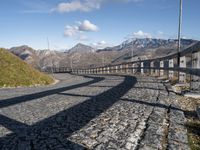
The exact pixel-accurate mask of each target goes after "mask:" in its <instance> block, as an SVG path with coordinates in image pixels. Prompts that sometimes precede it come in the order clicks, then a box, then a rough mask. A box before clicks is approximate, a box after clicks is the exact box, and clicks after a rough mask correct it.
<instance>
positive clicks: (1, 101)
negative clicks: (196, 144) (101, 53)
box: [0, 74, 189, 150]
mask: <svg viewBox="0 0 200 150" xmlns="http://www.w3.org/2000/svg"><path fill="white" fill-rule="evenodd" d="M56 78H58V79H60V82H59V83H58V84H56V85H51V86H47V87H30V88H17V89H0V149H2V150H11V149H12V150H15V149H18V150H37V149H38V150H46V149H52V150H65V149H70V150H71V149H75V150H79V149H80V150H81V149H96V150H104V149H105V150H107V149H112V150H132V149H145V150H151V149H152V150H154V149H157V150H160V149H173V150H174V149H178V150H179V149H180V150H181V149H183V150H187V149H189V147H188V141H187V130H186V128H185V127H184V123H185V117H184V113H183V111H182V110H181V109H179V108H178V107H177V106H175V105H174V104H173V100H174V99H176V95H174V94H173V93H169V92H168V90H167V89H166V86H165V84H163V83H162V82H160V81H158V80H156V79H155V78H153V77H132V76H116V75H90V76H77V75H70V74H57V75H56Z"/></svg>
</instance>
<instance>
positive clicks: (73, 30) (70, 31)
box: [64, 20, 99, 37]
mask: <svg viewBox="0 0 200 150" xmlns="http://www.w3.org/2000/svg"><path fill="white" fill-rule="evenodd" d="M98 30H99V28H98V26H97V25H95V24H93V23H91V22H90V21H89V20H84V21H83V22H78V23H77V24H76V25H74V26H70V25H67V26H66V27H65V31H64V35H65V36H67V37H72V36H76V35H80V34H81V33H83V32H96V31H98ZM80 36H82V37H83V35H80Z"/></svg>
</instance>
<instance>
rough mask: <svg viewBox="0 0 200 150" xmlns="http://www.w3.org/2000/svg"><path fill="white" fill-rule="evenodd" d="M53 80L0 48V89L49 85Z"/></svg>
mask: <svg viewBox="0 0 200 150" xmlns="http://www.w3.org/2000/svg"><path fill="white" fill-rule="evenodd" d="M50 83H53V79H52V78H51V77H49V76H48V75H46V74H43V73H41V72H39V71H37V70H35V69H34V68H32V67H31V66H30V65H28V64H26V63H25V62H23V61H22V60H21V59H20V58H18V57H17V56H14V55H13V54H11V53H10V52H8V51H6V50H5V49H1V48H0V87H16V86H30V85H36V84H42V85H46V84H50Z"/></svg>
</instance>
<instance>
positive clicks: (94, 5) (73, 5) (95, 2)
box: [53, 0, 102, 13]
mask: <svg viewBox="0 0 200 150" xmlns="http://www.w3.org/2000/svg"><path fill="white" fill-rule="evenodd" d="M101 1H102V0H92V1H91V0H84V1H79V0H76V1H71V2H66V3H59V4H58V5H57V7H56V8H55V9H53V11H58V12H60V13H64V12H73V11H82V12H88V11H91V10H94V9H99V8H100V6H101Z"/></svg>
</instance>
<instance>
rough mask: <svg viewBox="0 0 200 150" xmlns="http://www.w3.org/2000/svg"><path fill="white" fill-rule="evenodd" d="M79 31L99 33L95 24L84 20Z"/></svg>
mask: <svg viewBox="0 0 200 150" xmlns="http://www.w3.org/2000/svg"><path fill="white" fill-rule="evenodd" d="M79 30H80V31H86V32H89V31H92V32H95V31H98V30H99V29H98V27H97V26H96V25H95V24H92V23H91V22H90V21H89V20H84V21H83V22H82V23H80V25H79Z"/></svg>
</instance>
